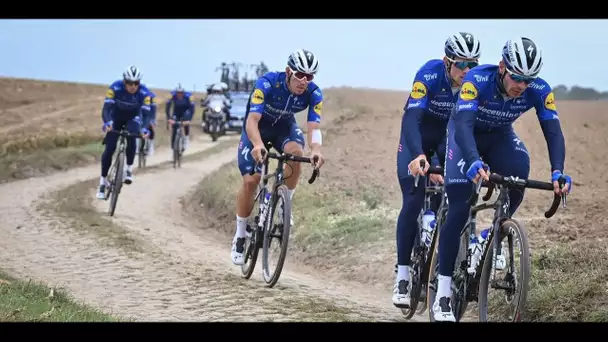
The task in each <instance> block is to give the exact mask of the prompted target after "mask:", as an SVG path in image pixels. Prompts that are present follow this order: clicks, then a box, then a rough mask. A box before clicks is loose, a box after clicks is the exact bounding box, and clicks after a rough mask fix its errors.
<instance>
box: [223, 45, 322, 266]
mask: <svg viewBox="0 0 608 342" xmlns="http://www.w3.org/2000/svg"><path fill="white" fill-rule="evenodd" d="M318 68H319V61H318V59H317V57H316V56H315V55H314V54H313V53H312V52H310V51H308V50H304V49H299V50H296V51H294V52H293V53H292V54H291V55H290V56H289V58H288V60H287V67H286V68H285V71H284V72H267V73H265V74H264V75H262V76H261V77H260V78H259V79H258V80H257V81H256V84H255V87H254V89H253V91H252V93H251V95H250V97H249V102H248V104H247V113H246V114H245V120H244V121H245V127H244V130H243V133H242V134H241V141H240V142H239V146H238V152H237V153H238V166H239V169H240V171H241V175H242V176H243V185H242V186H241V188H240V189H239V191H238V194H237V205H236V233H235V235H234V238H233V241H232V251H231V259H232V262H233V263H234V264H235V265H242V264H243V262H244V260H243V252H244V247H245V241H246V236H247V231H246V228H247V218H248V217H249V215H250V214H251V211H252V209H253V196H254V194H255V189H256V187H257V185H258V183H259V182H260V173H259V172H260V168H259V167H257V165H259V163H260V162H261V161H262V151H265V150H266V147H265V144H266V143H269V142H271V143H272V145H273V147H274V148H275V149H276V150H277V151H279V152H287V153H291V154H294V155H298V156H302V155H303V154H304V146H305V141H304V136H303V133H302V130H301V129H300V128H299V127H298V124H297V123H296V119H295V114H296V113H298V112H301V111H303V110H305V109H306V108H307V107H308V120H307V121H308V123H307V127H308V132H307V140H308V145H309V148H310V156H311V158H312V157H314V156H317V157H318V158H319V160H318V162H317V163H316V164H315V165H314V167H315V168H320V167H321V166H322V165H323V162H324V161H323V158H322V156H321V143H322V137H321V130H320V123H321V109H322V108H323V93H322V91H321V89H320V88H319V87H318V86H317V85H316V84H315V83H314V82H312V80H313V78H314V75H315V74H316V73H317V70H318ZM287 164H289V166H290V167H287V168H285V184H286V185H287V188H288V189H289V192H290V194H289V195H290V198H293V194H294V191H295V189H296V185H297V183H298V179H299V177H300V165H299V163H293V162H287ZM252 171H255V173H254V174H253V175H251V174H250V173H251V172H252ZM291 222H292V225H293V218H291Z"/></svg>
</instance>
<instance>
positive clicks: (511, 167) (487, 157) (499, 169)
mask: <svg viewBox="0 0 608 342" xmlns="http://www.w3.org/2000/svg"><path fill="white" fill-rule="evenodd" d="M491 140H492V143H491V144H488V145H489V148H488V150H487V151H484V153H483V154H482V158H483V160H484V161H485V162H486V163H487V164H488V166H489V167H490V172H496V173H499V174H501V175H504V176H516V177H519V178H525V179H527V178H528V176H529V175H530V155H529V153H528V149H527V148H526V145H524V143H523V141H521V140H520V139H519V138H518V137H517V135H516V134H515V132H514V131H513V130H509V131H504V132H500V131H499V132H496V133H495V134H492V137H491ZM523 199H524V189H512V190H510V191H509V214H510V215H513V214H514V213H515V211H516V210H517V208H518V207H519V205H520V204H521V202H522V200H523Z"/></svg>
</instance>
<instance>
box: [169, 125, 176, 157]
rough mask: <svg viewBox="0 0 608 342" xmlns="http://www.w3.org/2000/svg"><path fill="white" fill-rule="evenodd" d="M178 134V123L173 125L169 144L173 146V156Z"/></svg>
mask: <svg viewBox="0 0 608 342" xmlns="http://www.w3.org/2000/svg"><path fill="white" fill-rule="evenodd" d="M176 134H177V125H176V124H173V125H171V140H170V142H169V146H171V156H173V147H174V144H175V135H176Z"/></svg>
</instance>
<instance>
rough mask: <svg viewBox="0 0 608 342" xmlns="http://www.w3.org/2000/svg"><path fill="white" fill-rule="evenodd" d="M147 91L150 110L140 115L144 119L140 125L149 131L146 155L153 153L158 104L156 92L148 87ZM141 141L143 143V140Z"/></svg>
mask: <svg viewBox="0 0 608 342" xmlns="http://www.w3.org/2000/svg"><path fill="white" fill-rule="evenodd" d="M148 91H149V92H150V111H149V115H142V119H144V123H143V125H142V127H145V128H147V129H148V131H149V132H150V134H149V136H148V151H147V154H146V155H148V156H151V155H153V154H154V137H155V136H156V135H155V131H154V129H155V128H156V108H157V107H158V106H157V104H156V94H154V92H152V91H151V90H149V89H148ZM141 142H142V143H143V141H141Z"/></svg>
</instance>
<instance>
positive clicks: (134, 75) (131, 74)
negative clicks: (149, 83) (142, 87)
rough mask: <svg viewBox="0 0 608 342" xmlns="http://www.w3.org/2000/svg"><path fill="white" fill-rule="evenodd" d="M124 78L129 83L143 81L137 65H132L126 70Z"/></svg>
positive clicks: (123, 74)
mask: <svg viewBox="0 0 608 342" xmlns="http://www.w3.org/2000/svg"><path fill="white" fill-rule="evenodd" d="M122 77H123V78H124V79H125V80H127V81H131V82H139V81H141V77H142V74H141V71H139V69H138V68H137V67H136V66H135V65H131V66H129V67H128V68H127V69H125V71H124V72H123V73H122Z"/></svg>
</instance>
